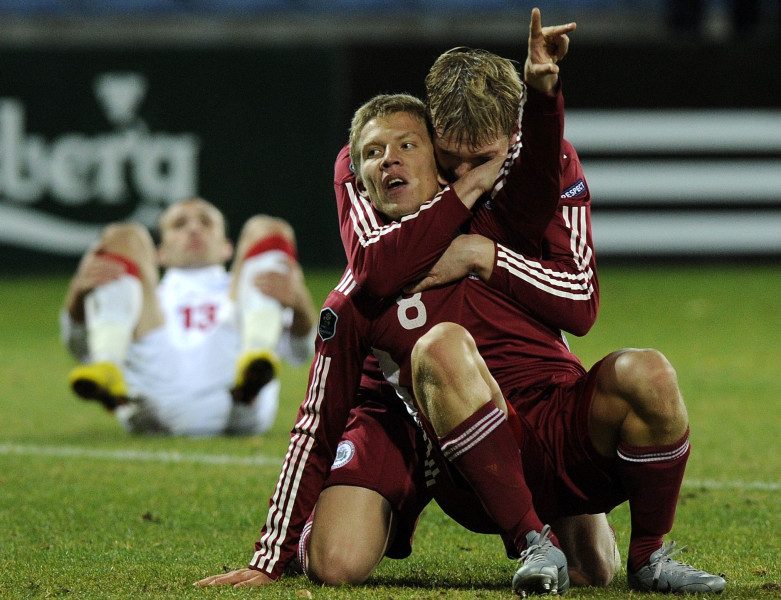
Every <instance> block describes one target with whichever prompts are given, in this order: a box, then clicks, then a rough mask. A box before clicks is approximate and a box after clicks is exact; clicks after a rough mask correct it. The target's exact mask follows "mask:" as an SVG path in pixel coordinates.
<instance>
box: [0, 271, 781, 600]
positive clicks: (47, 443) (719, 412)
mask: <svg viewBox="0 0 781 600" xmlns="http://www.w3.org/2000/svg"><path fill="white" fill-rule="evenodd" d="M338 276H339V273H337V272H313V273H309V277H310V285H311V287H312V290H313V294H314V296H315V301H316V302H318V303H319V302H321V301H322V300H323V299H324V298H325V296H326V294H327V292H328V290H329V289H330V287H331V286H333V285H334V284H335V283H336V281H337V278H338ZM600 281H601V287H602V307H601V313H600V317H599V320H598V322H597V324H596V326H595V327H594V329H593V330H592V331H591V332H590V333H589V334H588V335H587V336H585V337H584V338H577V339H573V338H570V342H571V345H572V346H573V349H574V350H575V352H576V353H577V354H578V355H579V356H580V357H581V359H582V360H583V362H584V364H585V365H586V366H591V364H593V363H594V362H595V361H596V360H598V359H599V358H601V357H602V356H603V355H604V354H606V353H607V352H609V351H610V350H613V349H617V348H620V347H625V346H645V347H654V348H658V349H660V350H661V351H663V352H664V353H665V354H666V355H667V356H668V357H669V358H670V360H671V361H672V363H673V364H674V365H675V367H676V369H677V371H678V376H679V379H680V385H681V388H682V389H683V392H684V395H685V398H686V402H687V406H688V409H689V414H690V418H691V423H692V434H691V439H692V446H693V452H692V456H691V459H690V461H689V467H688V469H687V473H686V478H685V480H684V486H683V490H682V494H681V500H680V503H679V507H678V516H677V519H676V525H675V528H674V529H673V531H672V534H671V535H670V536H669V539H675V540H676V541H678V542H679V543H683V544H686V545H688V549H687V550H686V552H685V553H683V555H682V556H683V560H685V561H687V562H691V563H693V564H695V565H697V566H698V567H702V568H705V569H708V570H711V571H715V572H723V573H725V574H726V577H727V580H728V588H727V591H726V592H725V593H724V595H723V597H725V598H752V599H754V598H759V599H762V598H777V597H781V569H780V568H779V565H780V563H781V558H780V557H781V442H779V439H780V438H781V435H779V433H780V430H781V378H780V377H781V304H780V301H779V298H780V297H781V276H780V275H779V270H778V268H777V265H765V266H745V267H721V266H692V267H689V268H673V267H667V268H665V267H650V266H648V267H640V268H628V267H618V266H611V267H605V268H603V269H602V270H601V274H600ZM65 285H66V278H65V277H63V276H46V277H36V278H21V279H20V278H5V279H0V598H3V599H15V598H73V599H76V598H78V599H93V598H95V599H97V598H100V599H102V598H177V599H179V598H197V599H211V598H250V597H253V598H298V597H309V594H311V597H312V598H369V599H382V600H389V599H394V600H406V599H411V598H464V599H466V598H486V599H487V598H508V599H509V598H512V597H513V595H512V592H511V591H510V578H511V576H512V573H513V571H514V569H515V567H514V563H512V562H510V561H508V560H507V559H506V558H505V557H504V556H503V553H502V547H501V543H500V542H499V540H498V539H496V538H493V537H488V536H479V535H475V534H471V533H469V532H467V531H465V530H463V529H461V528H459V527H458V526H457V525H455V524H453V523H452V522H450V521H449V520H448V519H447V518H446V517H445V516H443V514H442V513H441V511H440V510H439V509H438V508H437V507H436V506H435V505H432V506H430V507H429V508H428V509H427V510H426V512H425V514H424V516H423V518H422V520H421V523H420V527H419V530H418V535H417V538H416V543H415V547H414V551H413V554H412V556H411V557H410V558H408V559H406V560H403V561H390V560H386V561H383V563H382V564H381V565H380V567H379V568H378V569H377V571H376V573H375V575H374V576H373V577H372V578H371V580H370V581H369V583H368V585H367V586H365V587H362V588H354V589H350V588H343V589H327V588H321V587H320V586H316V585H313V584H311V583H309V582H308V581H306V580H304V579H302V578H294V579H286V580H283V581H282V582H280V583H278V584H276V585H273V586H270V587H267V588H264V589H262V590H261V589H231V588H212V589H196V588H193V586H192V583H193V582H194V581H196V580H197V579H200V578H202V577H205V576H206V575H211V574H214V573H219V572H221V571H223V570H227V569H232V568H238V567H242V566H244V565H245V564H246V562H247V561H248V559H249V558H250V556H251V553H252V544H253V542H254V541H255V537H256V535H257V533H258V531H259V529H260V526H261V524H262V523H263V521H264V519H265V515H266V507H267V502H268V498H269V496H270V494H271V492H272V489H273V486H274V484H275V482H276V477H277V474H278V468H279V464H280V462H281V457H282V456H283V454H284V452H285V449H286V447H287V440H288V432H289V429H290V426H291V424H292V421H293V418H294V415H295V411H296V408H297V406H298V403H299V402H300V401H301V399H302V398H303V395H304V390H305V386H306V377H307V373H308V368H307V367H301V368H290V367H286V368H285V370H284V372H283V398H282V407H281V412H280V416H279V419H278V421H277V424H276V425H275V427H274V428H273V430H272V431H271V432H270V433H269V434H268V435H266V436H265V437H252V438H241V439H182V438H163V437H130V436H127V435H125V434H124V433H123V432H122V431H121V430H120V428H119V426H118V425H117V424H116V422H115V421H114V420H113V418H111V417H110V415H108V414H107V413H105V411H103V409H101V408H100V407H98V406H96V405H92V404H89V403H85V402H82V401H79V400H77V399H75V398H74V397H73V396H72V395H71V394H70V392H69V390H68V389H67V388H66V385H65V377H66V374H67V373H68V371H69V369H70V368H71V366H72V365H73V362H72V360H71V358H70V357H69V356H68V355H67V353H66V352H65V350H64V349H63V348H62V347H61V345H60V343H59V339H58V326H57V312H58V310H59V306H60V302H61V300H62V295H63V294H64V290H65ZM263 458H267V459H268V460H267V461H264V460H263ZM609 519H610V521H611V523H612V524H613V525H614V527H615V528H616V531H617V535H618V540H619V545H620V548H621V551H622V554H623V555H624V556H625V553H626V544H627V541H628V527H629V525H628V512H627V510H626V506H622V507H619V508H618V509H616V510H615V511H613V513H611V514H610V515H609ZM571 596H572V597H573V598H609V599H618V598H627V597H634V596H640V594H637V593H634V594H633V593H632V592H630V591H629V589H628V587H627V585H626V579H625V573H623V572H622V573H620V574H619V575H618V576H617V577H616V579H615V580H614V581H613V583H612V584H611V585H610V586H609V587H608V588H606V589H573V590H572V591H571Z"/></svg>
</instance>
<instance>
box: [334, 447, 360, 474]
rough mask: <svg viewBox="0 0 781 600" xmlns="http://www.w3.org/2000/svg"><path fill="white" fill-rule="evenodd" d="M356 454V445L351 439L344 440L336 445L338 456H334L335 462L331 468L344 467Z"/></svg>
mask: <svg viewBox="0 0 781 600" xmlns="http://www.w3.org/2000/svg"><path fill="white" fill-rule="evenodd" d="M353 456H355V446H354V445H353V443H352V442H351V441H350V440H342V441H341V442H339V445H338V446H337V447H336V458H334V464H333V465H331V470H332V471H333V470H334V469H338V468H339V467H343V466H344V465H346V464H347V463H348V462H350V461H351V460H352V459H353Z"/></svg>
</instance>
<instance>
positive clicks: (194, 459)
mask: <svg viewBox="0 0 781 600" xmlns="http://www.w3.org/2000/svg"><path fill="white" fill-rule="evenodd" d="M11 454H15V455H26V456H52V457H55V458H87V459H100V460H116V461H129V462H159V463H191V464H203V465H230V466H233V465H238V466H262V467H266V466H280V465H281V464H282V457H273V456H263V455H258V456H232V455H229V454H199V453H189V452H186V453H182V452H164V451H158V452H146V451H142V450H98V449H95V448H81V447H78V446H32V445H21V444H0V455H11ZM683 486H684V487H687V488H700V489H706V490H729V489H734V490H761V491H779V490H781V483H779V482H775V481H742V480H733V481H718V480H715V479H684V481H683Z"/></svg>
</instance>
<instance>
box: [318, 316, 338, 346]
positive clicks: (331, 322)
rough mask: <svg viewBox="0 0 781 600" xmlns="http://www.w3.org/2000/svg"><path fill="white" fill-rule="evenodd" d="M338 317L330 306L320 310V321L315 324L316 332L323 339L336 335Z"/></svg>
mask: <svg viewBox="0 0 781 600" xmlns="http://www.w3.org/2000/svg"><path fill="white" fill-rule="evenodd" d="M338 320H339V317H338V316H337V315H336V313H335V312H334V311H333V310H332V309H330V308H324V309H323V310H321V311H320V323H318V325H317V333H319V334H320V339H322V340H323V341H326V340H330V339H331V338H332V337H334V336H335V335H336V322H337V321H338Z"/></svg>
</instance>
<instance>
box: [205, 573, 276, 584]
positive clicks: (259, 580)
mask: <svg viewBox="0 0 781 600" xmlns="http://www.w3.org/2000/svg"><path fill="white" fill-rule="evenodd" d="M269 583H274V580H273V579H271V577H269V576H268V575H266V574H265V573H261V572H260V571H256V570H255V569H236V570H235V571H231V572H230V573H225V574H223V575H212V576H211V577H206V578H204V579H201V580H200V581H196V582H195V583H194V584H193V585H194V586H196V587H204V586H207V585H232V586H233V587H253V586H260V585H268V584H269Z"/></svg>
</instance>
